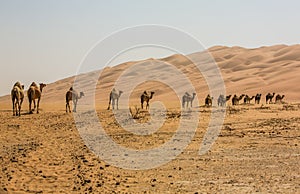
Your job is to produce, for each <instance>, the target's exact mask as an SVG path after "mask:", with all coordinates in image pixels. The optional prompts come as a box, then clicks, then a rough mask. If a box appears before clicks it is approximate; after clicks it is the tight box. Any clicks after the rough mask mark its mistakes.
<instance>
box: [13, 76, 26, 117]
mask: <svg viewBox="0 0 300 194" xmlns="http://www.w3.org/2000/svg"><path fill="white" fill-rule="evenodd" d="M11 100H12V104H13V116H21V107H22V103H23V100H24V85H21V84H20V82H16V83H15V85H14V86H13V89H12V90H11Z"/></svg>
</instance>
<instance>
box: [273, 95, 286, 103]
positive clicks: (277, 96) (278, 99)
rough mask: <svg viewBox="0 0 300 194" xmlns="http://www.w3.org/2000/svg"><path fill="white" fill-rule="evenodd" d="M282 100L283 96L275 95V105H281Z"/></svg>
mask: <svg viewBox="0 0 300 194" xmlns="http://www.w3.org/2000/svg"><path fill="white" fill-rule="evenodd" d="M283 98H284V95H282V96H281V95H280V94H277V95H276V98H275V103H278V102H280V103H282V99H283Z"/></svg>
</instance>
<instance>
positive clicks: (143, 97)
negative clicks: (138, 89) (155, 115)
mask: <svg viewBox="0 0 300 194" xmlns="http://www.w3.org/2000/svg"><path fill="white" fill-rule="evenodd" d="M153 95H154V92H150V96H149V94H148V93H147V92H146V91H144V92H143V94H142V95H141V107H142V109H143V104H144V102H146V103H147V105H146V110H147V109H148V108H149V101H150V99H152V97H153Z"/></svg>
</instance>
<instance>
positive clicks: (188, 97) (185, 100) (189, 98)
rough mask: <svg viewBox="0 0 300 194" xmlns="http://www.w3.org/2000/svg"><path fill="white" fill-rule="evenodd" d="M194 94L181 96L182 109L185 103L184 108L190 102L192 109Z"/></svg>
mask: <svg viewBox="0 0 300 194" xmlns="http://www.w3.org/2000/svg"><path fill="white" fill-rule="evenodd" d="M195 96H196V93H193V96H191V95H190V94H189V93H188V92H186V93H185V94H184V95H183V96H182V108H184V105H185V103H186V108H188V106H189V102H191V107H193V100H194V99H195Z"/></svg>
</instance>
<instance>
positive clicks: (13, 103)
mask: <svg viewBox="0 0 300 194" xmlns="http://www.w3.org/2000/svg"><path fill="white" fill-rule="evenodd" d="M12 105H13V116H15V102H14V99H12Z"/></svg>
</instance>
